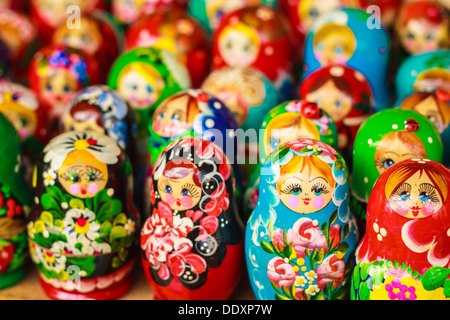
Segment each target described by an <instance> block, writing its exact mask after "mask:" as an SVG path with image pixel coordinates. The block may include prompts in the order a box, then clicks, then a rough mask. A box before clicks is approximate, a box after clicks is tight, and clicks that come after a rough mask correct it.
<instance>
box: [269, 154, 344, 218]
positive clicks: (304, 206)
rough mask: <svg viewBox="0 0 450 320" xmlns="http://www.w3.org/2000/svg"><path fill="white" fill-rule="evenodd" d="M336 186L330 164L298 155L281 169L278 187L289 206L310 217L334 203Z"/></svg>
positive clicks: (281, 198) (281, 196) (312, 157)
mask: <svg viewBox="0 0 450 320" xmlns="http://www.w3.org/2000/svg"><path fill="white" fill-rule="evenodd" d="M335 184H336V183H335V179H334V177H333V172H332V168H331V166H330V165H329V164H328V163H326V162H324V161H322V160H320V159H319V158H318V157H316V156H313V155H308V156H300V155H295V156H293V157H292V159H291V160H290V161H289V162H288V163H286V164H284V165H282V166H281V168H280V177H279V178H278V180H277V182H276V188H277V191H278V193H279V195H280V200H281V202H283V204H284V205H285V206H286V207H288V208H289V209H290V210H292V211H294V212H297V213H301V214H308V213H313V212H317V211H320V210H322V209H323V208H325V207H326V206H327V205H328V204H329V203H330V201H331V200H332V197H333V193H334V191H335V187H336V186H335Z"/></svg>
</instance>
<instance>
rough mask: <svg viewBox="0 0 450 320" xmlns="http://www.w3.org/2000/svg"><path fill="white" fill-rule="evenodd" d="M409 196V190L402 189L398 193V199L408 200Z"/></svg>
mask: <svg viewBox="0 0 450 320" xmlns="http://www.w3.org/2000/svg"><path fill="white" fill-rule="evenodd" d="M409 197H410V195H409V191H403V192H402V193H400V199H401V200H403V201H406V200H408V199H409Z"/></svg>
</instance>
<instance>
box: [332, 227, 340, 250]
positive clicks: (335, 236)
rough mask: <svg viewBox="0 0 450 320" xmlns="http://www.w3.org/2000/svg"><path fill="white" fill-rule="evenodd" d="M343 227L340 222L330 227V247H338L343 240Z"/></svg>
mask: <svg viewBox="0 0 450 320" xmlns="http://www.w3.org/2000/svg"><path fill="white" fill-rule="evenodd" d="M340 229H341V227H340V226H339V225H338V224H334V225H332V226H331V228H330V247H332V248H333V247H336V246H337V245H338V244H339V243H340V242H341V234H340V232H339V231H340Z"/></svg>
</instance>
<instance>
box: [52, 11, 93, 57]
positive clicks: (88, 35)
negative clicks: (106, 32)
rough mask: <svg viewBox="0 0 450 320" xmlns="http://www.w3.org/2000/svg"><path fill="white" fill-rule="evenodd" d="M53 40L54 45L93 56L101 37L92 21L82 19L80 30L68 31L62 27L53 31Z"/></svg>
mask: <svg viewBox="0 0 450 320" xmlns="http://www.w3.org/2000/svg"><path fill="white" fill-rule="evenodd" d="M53 39H54V42H55V43H58V44H59V43H60V44H64V45H67V46H69V47H73V48H77V49H81V50H83V51H85V52H86V53H88V54H94V53H95V52H96V51H97V50H98V48H99V46H100V41H101V35H100V31H99V30H98V27H97V26H96V25H95V23H94V22H93V21H91V20H89V19H83V20H82V28H79V29H78V28H74V29H69V28H67V27H66V25H63V26H61V27H60V28H59V29H57V30H56V31H55V34H54V37H53Z"/></svg>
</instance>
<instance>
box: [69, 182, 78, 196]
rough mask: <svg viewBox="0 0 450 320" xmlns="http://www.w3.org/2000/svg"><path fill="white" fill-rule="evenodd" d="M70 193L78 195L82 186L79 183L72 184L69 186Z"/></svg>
mask: <svg viewBox="0 0 450 320" xmlns="http://www.w3.org/2000/svg"><path fill="white" fill-rule="evenodd" d="M69 192H70V194H73V195H76V194H79V193H80V186H79V185H77V184H75V183H74V184H71V185H70V187H69Z"/></svg>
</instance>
